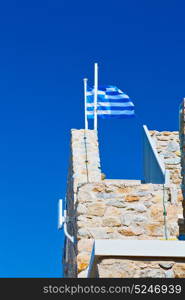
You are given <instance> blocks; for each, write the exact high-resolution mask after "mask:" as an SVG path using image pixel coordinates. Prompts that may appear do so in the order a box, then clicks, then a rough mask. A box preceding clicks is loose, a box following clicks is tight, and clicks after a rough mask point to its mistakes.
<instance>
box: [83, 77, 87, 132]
mask: <svg viewBox="0 0 185 300" xmlns="http://www.w3.org/2000/svg"><path fill="white" fill-rule="evenodd" d="M87 80H88V79H87V78H84V80H83V81H84V110H85V129H88V120H87Z"/></svg>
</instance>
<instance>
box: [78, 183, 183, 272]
mask: <svg viewBox="0 0 185 300" xmlns="http://www.w3.org/2000/svg"><path fill="white" fill-rule="evenodd" d="M164 207H165V210H166V212H167V216H166V217H165V216H164V215H163V214H164ZM180 213H182V194H181V191H180V190H179V192H178V197H177V201H176V202H175V203H172V202H171V192H170V188H169V187H166V188H165V189H164V188H163V185H157V184H155V185H154V184H137V185H136V184H135V183H133V184H132V183H130V184H129V183H126V184H125V183H124V181H123V183H121V181H119V184H112V183H111V182H110V181H109V182H103V181H102V182H101V183H91V184H90V183H89V184H85V185H83V186H81V187H80V188H79V191H78V196H77V202H76V215H77V223H76V226H77V250H78V255H77V265H78V272H80V273H79V276H80V277H81V276H85V275H86V272H82V271H84V270H86V268H87V267H88V264H89V259H90V255H91V250H92V244H93V240H94V239H124V240H127V239H148V240H149V239H165V238H166V234H167V237H168V239H177V236H178V234H179V228H178V224H177V222H178V214H180ZM164 218H165V219H164ZM164 223H166V227H165V226H164ZM100 269H101V268H100ZM100 273H101V272H100Z"/></svg>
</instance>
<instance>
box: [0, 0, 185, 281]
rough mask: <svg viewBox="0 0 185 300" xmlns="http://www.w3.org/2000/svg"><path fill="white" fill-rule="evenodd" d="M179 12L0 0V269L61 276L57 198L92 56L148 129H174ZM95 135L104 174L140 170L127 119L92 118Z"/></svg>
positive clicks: (165, 6)
mask: <svg viewBox="0 0 185 300" xmlns="http://www.w3.org/2000/svg"><path fill="white" fill-rule="evenodd" d="M66 3H67V4H66ZM184 11H185V3H184V1H181V0H178V1H176V0H174V1H172V0H168V1H165V0H163V1H158V0H155V1H148V0H146V1H144V0H140V1H138V0H125V1H123V0H122V1H117V0H114V1H104V0H103V1H96V0H93V1H80V0H78V1H61V0H48V1H47V0H43V1H41V0H37V1H35V0H32V1H29V0H28V1H19V0H17V1H9V0H7V1H4V3H3V1H1V4H0V140H1V143H0V201H1V207H0V237H1V247H0V277H60V276H61V269H62V266H61V252H62V234H61V233H58V232H57V200H58V198H59V197H64V195H65V190H66V176H67V167H68V158H69V137H70V128H83V126H84V120H83V85H82V78H83V77H88V78H89V83H91V84H92V83H93V82H92V79H93V63H94V62H98V63H99V69H100V74H99V77H100V83H101V84H112V85H117V86H118V87H119V88H120V89H122V90H123V91H124V92H126V93H127V94H128V95H129V96H130V97H131V98H132V100H133V102H134V103H135V106H136V112H137V114H138V115H139V116H140V118H141V120H142V122H143V123H146V124H147V125H148V127H149V128H150V129H158V130H177V129H178V106H179V103H180V101H181V98H182V97H183V96H185V18H184ZM99 139H100V150H101V157H102V169H103V172H104V173H106V176H107V177H108V178H136V179H137V178H141V177H142V167H141V156H142V151H141V147H142V145H141V126H140V125H138V123H137V122H136V120H112V121H111V120H101V122H99Z"/></svg>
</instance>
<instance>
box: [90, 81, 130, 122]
mask: <svg viewBox="0 0 185 300" xmlns="http://www.w3.org/2000/svg"><path fill="white" fill-rule="evenodd" d="M86 99H87V118H88V119H93V118H94V89H92V88H88V90H87V98H86ZM97 115H98V116H99V117H101V118H104V119H108V118H125V117H129V118H130V117H133V116H134V104H133V103H132V101H131V100H130V98H129V96H127V95H126V94H125V93H123V92H122V91H121V90H120V89H118V88H117V87H115V86H110V85H109V86H105V87H99V88H98V99H97Z"/></svg>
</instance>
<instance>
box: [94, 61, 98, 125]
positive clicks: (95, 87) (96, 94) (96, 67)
mask: <svg viewBox="0 0 185 300" xmlns="http://www.w3.org/2000/svg"><path fill="white" fill-rule="evenodd" d="M97 98H98V64H97V63H95V64H94V130H97V125H98V124H97Z"/></svg>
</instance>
